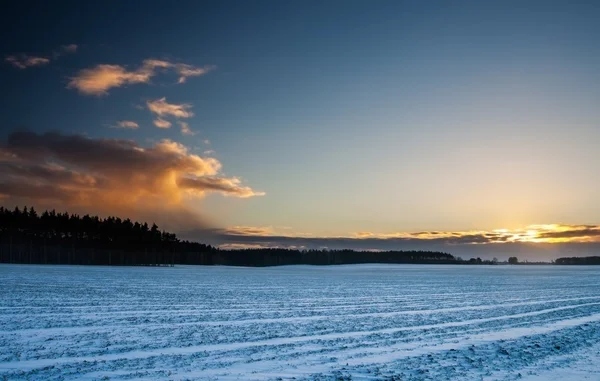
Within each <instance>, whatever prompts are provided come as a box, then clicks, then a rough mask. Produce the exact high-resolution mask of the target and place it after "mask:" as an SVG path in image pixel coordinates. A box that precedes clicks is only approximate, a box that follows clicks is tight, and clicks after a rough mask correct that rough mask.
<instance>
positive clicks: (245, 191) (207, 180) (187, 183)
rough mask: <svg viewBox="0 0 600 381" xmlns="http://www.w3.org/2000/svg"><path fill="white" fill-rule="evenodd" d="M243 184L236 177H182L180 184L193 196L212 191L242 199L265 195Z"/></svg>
mask: <svg viewBox="0 0 600 381" xmlns="http://www.w3.org/2000/svg"><path fill="white" fill-rule="evenodd" d="M241 183H242V182H241V180H240V179H238V178H235V177H230V178H225V177H182V178H181V179H180V180H179V182H178V184H179V185H180V186H181V187H183V188H185V189H187V190H189V191H190V193H192V194H194V193H196V192H200V193H203V192H206V191H208V190H210V191H214V192H219V193H221V194H223V195H225V196H235V197H241V198H247V197H254V196H264V195H265V193H264V192H256V191H254V190H252V188H250V187H245V186H242V185H241Z"/></svg>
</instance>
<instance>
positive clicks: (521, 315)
mask: <svg viewBox="0 0 600 381" xmlns="http://www.w3.org/2000/svg"><path fill="white" fill-rule="evenodd" d="M599 357H600V266H599V267H558V266H490V267H488V266H434V265H430V266H420V265H353V266H331V267H311V266H291V267H275V268H233V267H202V266H178V267H175V268H143V267H80V266H26V265H23V266H21V265H0V379H2V377H4V378H5V379H9V380H13V379H127V380H131V379H176V380H183V379H203V380H204V379H207V380H211V379H215V380H220V379H227V380H232V379H239V380H254V379H292V378H295V379H317V380H329V379H352V380H367V379H368V380H379V379H381V380H514V379H524V380H552V379H560V380H561V381H566V380H569V379H572V380H585V379H589V380H600V363H599V362H598V361H597V359H598V358H599Z"/></svg>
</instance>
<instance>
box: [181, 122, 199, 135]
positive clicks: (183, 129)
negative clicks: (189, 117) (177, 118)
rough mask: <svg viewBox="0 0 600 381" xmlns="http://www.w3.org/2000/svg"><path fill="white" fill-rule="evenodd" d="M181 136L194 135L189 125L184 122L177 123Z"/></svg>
mask: <svg viewBox="0 0 600 381" xmlns="http://www.w3.org/2000/svg"><path fill="white" fill-rule="evenodd" d="M178 123H179V126H180V127H181V133H182V134H183V135H195V134H196V133H195V132H194V131H192V130H191V129H190V125H189V124H187V123H186V122H178Z"/></svg>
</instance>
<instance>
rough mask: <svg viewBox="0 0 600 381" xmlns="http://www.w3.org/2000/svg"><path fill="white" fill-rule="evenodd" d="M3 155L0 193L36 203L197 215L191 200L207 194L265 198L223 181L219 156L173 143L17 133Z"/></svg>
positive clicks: (236, 183) (237, 182) (233, 181)
mask: <svg viewBox="0 0 600 381" xmlns="http://www.w3.org/2000/svg"><path fill="white" fill-rule="evenodd" d="M0 152H2V153H3V154H2V155H0V195H1V196H3V197H4V198H10V199H13V200H14V201H23V202H28V203H29V204H32V203H34V204H36V203H37V204H39V203H43V204H44V205H51V206H52V207H60V206H63V207H80V208H81V209H85V210H89V209H90V208H91V209H94V208H95V209H100V210H99V212H103V213H120V212H121V211H123V210H127V211H140V212H146V211H148V210H151V209H153V208H154V209H156V208H161V210H163V211H174V210H177V211H178V213H179V212H180V211H185V212H187V213H191V212H190V210H189V208H188V207H187V201H189V199H194V198H202V197H204V196H205V195H206V194H208V193H220V194H222V195H226V196H232V197H241V198H245V197H252V196H259V195H263V194H264V193H263V192H256V191H254V190H253V189H252V188H250V187H248V186H244V185H242V184H241V181H240V180H239V179H237V178H235V177H233V178H230V177H224V176H222V175H221V173H220V171H221V163H220V162H219V161H218V160H217V159H214V158H209V157H201V156H198V155H195V154H191V153H190V152H189V151H188V149H187V148H186V147H185V146H184V145H182V144H180V143H177V142H173V141H170V140H163V141H161V142H159V143H156V144H154V145H153V146H151V147H141V146H139V145H138V144H136V143H135V142H133V141H129V140H119V139H92V138H87V137H84V136H79V135H62V134H60V133H46V134H36V133H32V132H17V133H13V134H11V135H10V136H9V137H8V142H7V143H6V145H5V146H3V147H1V148H0ZM57 163H59V164H57ZM155 206H156V208H155ZM161 217H162V218H169V217H168V216H167V215H164V213H162V215H161Z"/></svg>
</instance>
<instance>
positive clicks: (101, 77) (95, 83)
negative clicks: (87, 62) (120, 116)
mask: <svg viewBox="0 0 600 381" xmlns="http://www.w3.org/2000/svg"><path fill="white" fill-rule="evenodd" d="M214 68H215V67H214V66H205V67H203V68H198V67H195V66H192V65H188V64H181V63H179V64H175V63H171V62H169V61H164V60H157V59H147V60H144V61H143V62H142V64H141V65H140V66H139V67H138V68H137V69H135V70H131V71H130V70H127V68H126V67H124V66H121V65H110V64H100V65H97V66H95V67H92V68H88V69H83V70H81V71H79V72H78V73H77V74H76V75H75V76H74V77H73V78H71V80H70V81H69V84H68V86H67V87H68V88H73V89H77V90H78V91H79V92H80V93H82V94H85V95H96V96H100V95H107V94H108V90H110V89H112V88H115V87H121V86H125V85H131V84H139V83H149V82H150V80H151V79H152V77H154V76H156V74H158V73H159V72H160V71H168V70H174V71H175V72H176V73H177V74H178V75H179V79H178V83H184V82H185V81H186V79H187V78H188V77H194V76H200V75H204V74H206V73H208V72H209V71H211V70H214Z"/></svg>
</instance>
